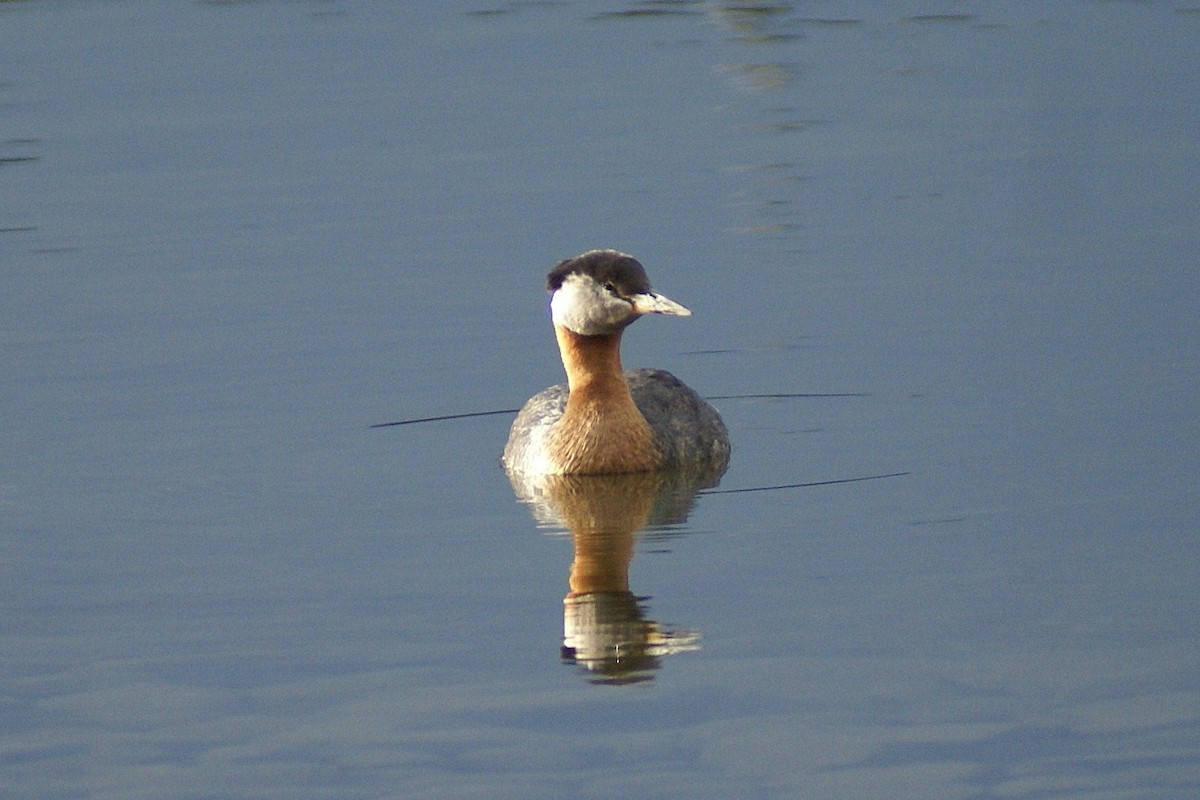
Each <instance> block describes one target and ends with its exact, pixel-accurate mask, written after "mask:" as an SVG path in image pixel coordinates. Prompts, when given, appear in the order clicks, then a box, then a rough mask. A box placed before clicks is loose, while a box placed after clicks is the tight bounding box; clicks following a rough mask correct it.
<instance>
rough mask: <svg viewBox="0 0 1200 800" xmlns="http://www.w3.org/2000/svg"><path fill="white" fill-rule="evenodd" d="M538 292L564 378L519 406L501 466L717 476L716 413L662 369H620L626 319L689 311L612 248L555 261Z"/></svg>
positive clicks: (720, 449)
mask: <svg viewBox="0 0 1200 800" xmlns="http://www.w3.org/2000/svg"><path fill="white" fill-rule="evenodd" d="M546 288H547V289H548V290H549V291H550V293H551V297H550V311H551V318H552V320H553V322H554V334H555V337H556V338H557V340H558V350H559V355H560V356H561V357H562V363H563V367H564V368H565V370H566V373H567V382H566V383H565V384H559V385H558V386H551V387H550V388H549V389H545V390H543V391H541V392H539V393H538V394H536V395H534V396H533V397H532V398H530V399H529V400H528V401H527V402H526V403H525V405H524V407H523V408H522V409H521V411H520V413H518V414H517V418H516V420H514V421H513V424H512V429H511V430H510V431H509V437H508V443H507V445H505V448H504V456H503V459H502V460H503V463H504V466H505V467H506V468H507V469H508V470H509V471H510V472H512V471H515V472H518V473H524V474H529V475H537V474H555V475H571V474H579V475H588V474H616V473H630V472H650V471H655V470H662V469H684V470H704V471H711V472H717V473H719V472H723V471H724V469H725V466H726V465H727V464H728V462H729V452H730V445H729V433H728V431H727V430H726V429H725V423H724V422H722V421H721V417H720V415H719V414H718V413H717V411H716V409H714V408H713V407H712V406H711V405H709V404H708V403H707V402H706V401H705V400H704V399H703V398H702V397H700V395H698V394H697V393H696V392H694V391H693V390H692V389H690V388H688V387H687V386H686V385H684V383H683V382H682V381H680V380H679V379H678V378H676V377H675V376H674V375H672V374H671V373H669V372H666V371H664V370H657V369H639V370H633V371H631V372H623V371H622V368H621V335H622V334H623V333H624V332H625V328H626V327H628V326H629V325H630V324H631V323H633V322H634V321H635V320H637V319H638V318H639V317H641V316H643V315H646V314H666V315H670V316H681V317H686V316H689V315H690V314H691V313H692V312H691V311H689V310H688V309H687V308H685V307H684V306H682V305H680V304H679V303H676V302H675V301H674V300H671V299H669V298H667V297H665V296H663V295H661V294H658V293H656V292H655V291H654V290H653V289H652V288H651V287H650V279H649V278H648V277H647V276H646V270H645V268H643V267H642V265H641V263H640V262H638V260H637V259H635V258H633V257H632V256H629V255H626V254H624V253H620V252H617V251H616V250H591V251H588V252H586V253H583V254H581V255H579V256H576V257H575V258H569V259H566V260H565V261H561V262H559V263H558V264H557V265H556V266H555V267H554V269H552V270H550V274H549V275H548V276H547V278H546Z"/></svg>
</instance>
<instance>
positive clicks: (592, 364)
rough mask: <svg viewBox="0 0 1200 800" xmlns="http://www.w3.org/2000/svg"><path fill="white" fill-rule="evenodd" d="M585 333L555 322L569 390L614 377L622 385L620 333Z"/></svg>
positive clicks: (605, 382) (601, 383)
mask: <svg viewBox="0 0 1200 800" xmlns="http://www.w3.org/2000/svg"><path fill="white" fill-rule="evenodd" d="M622 332H623V331H617V332H616V333H609V334H604V335H600V336H584V335H582V334H579V333H575V332H574V331H572V330H570V329H569V328H564V327H563V326H562V325H555V326H554V335H555V337H556V338H557V339H558V353H559V355H560V356H561V357H562V362H563V368H564V369H565V370H566V371H567V387H568V388H569V389H570V390H571V391H572V392H574V391H576V390H577V389H586V388H589V387H595V388H599V387H601V386H604V385H605V384H607V383H610V382H613V381H616V382H617V383H619V384H621V385H624V384H625V377H624V374H623V373H622V371H621V333H622Z"/></svg>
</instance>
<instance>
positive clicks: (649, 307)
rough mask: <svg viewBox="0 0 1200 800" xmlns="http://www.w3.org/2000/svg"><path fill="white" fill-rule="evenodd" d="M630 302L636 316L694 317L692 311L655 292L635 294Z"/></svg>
mask: <svg viewBox="0 0 1200 800" xmlns="http://www.w3.org/2000/svg"><path fill="white" fill-rule="evenodd" d="M629 302H631V303H633V310H634V313H636V314H670V315H671V316H674V317H690V316H691V315H692V312H691V311H689V310H688V309H686V308H685V307H683V306H681V305H679V303H676V302H675V301H674V300H672V299H670V298H669V297H663V296H662V295H661V294H654V293H653V292H647V293H646V294H635V295H634V296H633V297H631V298H629Z"/></svg>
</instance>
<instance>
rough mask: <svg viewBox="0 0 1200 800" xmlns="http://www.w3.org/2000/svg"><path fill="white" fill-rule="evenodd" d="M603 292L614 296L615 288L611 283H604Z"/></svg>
mask: <svg viewBox="0 0 1200 800" xmlns="http://www.w3.org/2000/svg"><path fill="white" fill-rule="evenodd" d="M604 291H606V292H608V293H609V294H616V293H617V287H616V286H613V285H612V284H611V283H606V284H604Z"/></svg>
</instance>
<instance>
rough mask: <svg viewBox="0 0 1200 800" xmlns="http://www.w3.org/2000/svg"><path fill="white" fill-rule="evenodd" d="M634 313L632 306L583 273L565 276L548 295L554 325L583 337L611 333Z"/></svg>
mask: <svg viewBox="0 0 1200 800" xmlns="http://www.w3.org/2000/svg"><path fill="white" fill-rule="evenodd" d="M634 314H635V312H634V310H633V306H632V305H630V304H629V303H627V302H625V301H624V300H621V299H620V298H617V297H613V296H612V295H611V294H609V293H608V292H606V291H605V290H604V289H602V288H601V287H600V286H598V285H597V284H596V282H595V281H593V280H592V279H591V278H586V277H583V276H582V275H568V276H567V278H566V280H564V281H563V284H562V286H560V287H559V288H558V289H557V290H556V291H555V292H554V295H553V296H552V297H551V298H550V316H551V318H552V319H553V320H554V324H555V325H561V326H563V327H564V328H566V329H568V330H571V331H574V332H575V333H578V334H581V335H583V336H597V335H599V334H604V333H612V332H613V331H615V330H617V329H618V328H620V327H621V326H623V325H624V324H625V323H626V322H627V321H628V320H629V318H630V317H632V316H634Z"/></svg>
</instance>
